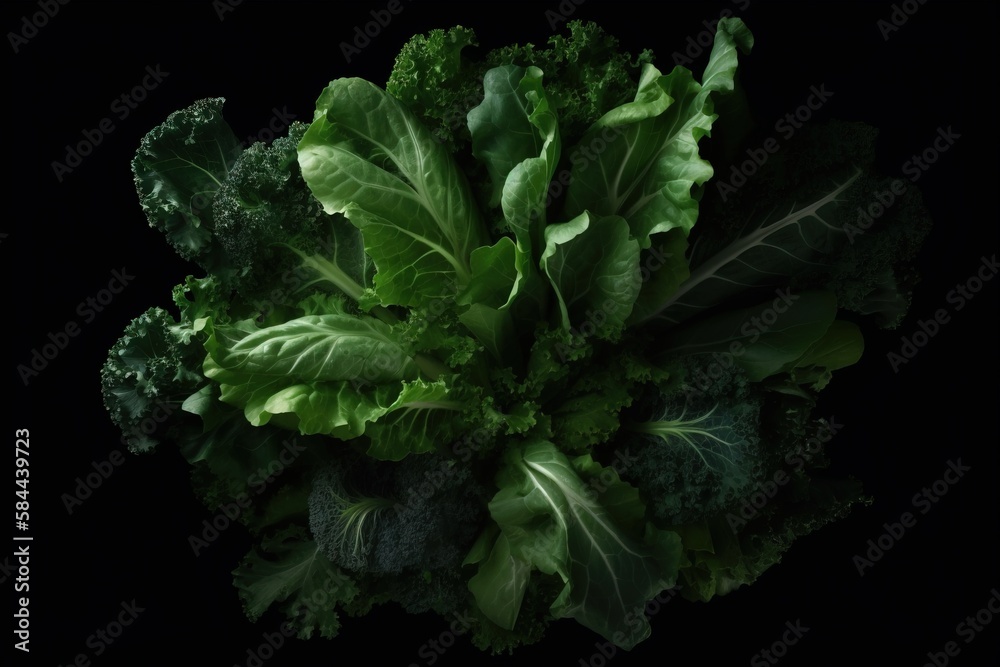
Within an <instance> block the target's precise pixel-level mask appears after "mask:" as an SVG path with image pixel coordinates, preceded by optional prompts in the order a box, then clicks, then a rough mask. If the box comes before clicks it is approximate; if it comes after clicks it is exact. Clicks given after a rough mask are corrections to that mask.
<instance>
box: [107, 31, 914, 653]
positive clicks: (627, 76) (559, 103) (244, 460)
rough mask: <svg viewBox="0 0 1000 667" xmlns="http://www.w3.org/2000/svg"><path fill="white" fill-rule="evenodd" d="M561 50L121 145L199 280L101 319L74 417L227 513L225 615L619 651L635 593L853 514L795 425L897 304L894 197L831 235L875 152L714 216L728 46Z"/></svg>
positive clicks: (828, 149) (400, 78)
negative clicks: (160, 463) (277, 116)
mask: <svg viewBox="0 0 1000 667" xmlns="http://www.w3.org/2000/svg"><path fill="white" fill-rule="evenodd" d="M569 28H570V32H569V34H568V35H567V36H557V37H554V38H552V39H551V41H550V44H549V47H548V48H545V49H541V48H537V47H534V46H531V45H526V46H511V47H506V48H502V49H498V50H495V51H492V52H490V53H487V54H486V55H485V56H483V57H481V58H480V59H478V60H477V59H471V58H470V57H469V56H468V52H469V51H472V50H473V49H472V48H471V47H473V46H474V45H475V36H474V35H473V33H472V32H471V31H469V30H466V29H463V28H454V29H452V30H448V31H443V30H437V31H433V32H431V33H430V34H428V35H426V36H417V37H414V38H413V39H412V40H411V41H410V42H409V43H408V44H407V45H406V46H405V48H404V49H403V50H402V52H401V53H400V54H399V56H398V58H397V60H396V65H395V67H394V69H393V71H392V75H391V77H390V78H389V81H388V84H387V86H386V88H385V89H382V88H380V87H378V86H376V85H374V84H372V83H369V82H368V81H364V80H361V79H338V80H336V81H333V82H332V83H331V84H330V85H329V87H328V88H327V89H326V90H324V91H323V92H322V94H321V95H320V97H319V99H318V102H317V107H316V113H315V117H314V120H313V122H312V123H311V124H309V125H305V124H300V123H296V124H293V125H292V127H291V128H290V129H289V132H288V136H287V137H284V138H279V139H276V140H275V141H274V142H273V143H271V144H270V145H265V144H262V143H257V144H254V145H252V146H250V147H248V148H246V149H244V148H243V146H241V144H240V142H239V141H238V140H237V138H236V135H235V134H234V133H233V131H232V130H231V129H230V128H229V126H228V125H227V124H226V122H225V121H224V120H223V117H222V104H223V101H222V100H221V99H207V100H202V101H200V102H197V103H195V104H194V105H192V106H191V107H189V108H187V109H184V110H182V111H178V112H176V113H174V114H171V115H170V116H169V117H168V118H167V119H166V121H165V122H164V123H163V124H162V125H161V126H159V127H158V128H156V129H155V130H153V131H152V132H151V133H150V134H149V135H148V136H147V137H146V138H145V139H144V140H143V142H142V145H141V147H140V148H139V151H138V154H137V155H136V157H135V160H134V162H133V170H134V172H135V180H136V185H137V188H138V191H139V196H140V199H141V204H142V207H143V209H144V210H145V212H146V214H147V216H148V219H149V222H150V224H151V225H152V226H154V227H156V228H158V229H160V230H161V231H162V232H163V233H164V234H165V235H166V237H167V239H168V240H169V242H170V243H171V244H172V245H173V246H174V247H175V249H176V250H177V251H178V252H179V253H180V254H181V256H182V257H184V258H185V259H188V260H191V261H192V262H194V263H196V264H198V265H199V266H200V267H201V269H202V272H203V276H202V277H188V278H187V280H186V281H185V282H184V283H182V284H181V285H180V286H178V287H177V288H176V289H175V291H174V302H175V304H176V311H175V312H174V313H170V312H168V311H167V310H164V309H162V308H152V309H151V310H149V311H148V312H147V313H145V314H144V315H142V316H140V317H139V318H138V319H136V320H134V321H133V322H132V323H131V324H130V325H129V326H128V328H127V330H126V331H125V334H124V336H123V337H122V338H121V340H120V341H119V342H118V343H117V344H116V345H115V346H114V348H113V349H112V350H111V353H110V356H109V359H108V361H107V363H106V365H105V366H104V369H103V374H102V380H103V387H104V396H105V401H106V404H107V407H108V409H109V410H110V412H111V416H112V419H113V420H114V421H115V422H116V423H117V424H119V425H120V426H121V427H122V429H123V430H124V431H125V433H126V436H127V437H128V438H129V442H130V445H131V447H132V448H133V449H134V450H136V451H148V450H151V449H152V448H154V447H155V446H157V445H158V444H159V443H160V442H161V441H169V442H172V443H175V444H176V445H178V446H179V447H180V451H181V453H182V454H183V456H184V457H186V459H187V460H188V461H189V462H190V463H191V465H192V467H193V477H194V482H195V488H196V489H197V490H198V492H199V493H200V495H201V497H202V498H203V500H204V501H205V503H206V504H207V505H208V507H209V509H210V510H211V511H214V510H216V508H219V507H228V508H231V507H234V506H238V507H239V508H241V509H240V511H239V518H240V520H241V521H242V522H243V523H244V524H245V525H246V527H247V529H248V530H249V531H250V532H251V533H252V535H253V536H254V538H255V539H256V546H255V547H254V548H253V550H252V551H251V553H250V554H249V555H248V556H247V557H246V559H245V560H244V561H243V562H242V563H241V564H240V565H239V567H238V568H237V569H236V571H235V585H236V588H237V589H238V590H239V594H240V596H241V597H242V599H243V600H244V603H245V608H246V612H247V614H248V615H249V616H250V617H251V618H252V619H254V618H257V617H258V616H260V615H261V614H262V613H263V612H264V610H266V609H267V608H268V607H269V606H271V605H272V604H274V605H278V606H280V607H281V608H282V609H283V610H284V612H285V613H286V614H287V615H288V617H289V619H290V620H291V621H292V622H293V623H294V624H295V625H296V627H297V628H298V631H299V634H300V636H302V637H309V636H311V635H312V634H313V633H314V632H316V631H318V632H319V633H320V634H322V635H323V636H327V637H332V636H334V635H335V634H336V633H337V630H338V625H339V624H338V613H348V614H353V615H359V614H364V613H366V612H367V611H368V610H369V609H371V607H372V606H373V605H375V604H380V603H385V602H389V601H393V602H395V603H398V604H400V605H402V606H403V607H404V608H405V609H406V610H407V611H410V612H414V613H419V612H424V611H427V610H434V611H436V612H438V613H440V614H442V615H450V614H452V613H462V614H465V615H466V617H468V618H473V619H474V627H473V628H472V636H473V638H474V641H475V642H476V643H477V645H479V646H481V647H482V648H484V649H491V650H493V651H500V650H505V649H510V648H512V647H514V646H517V645H518V644H522V643H527V642H534V641H537V640H539V639H540V637H541V636H542V633H543V631H544V629H545V626H546V625H547V624H548V623H549V622H551V621H553V620H555V619H560V618H566V617H570V618H575V619H576V620H577V621H578V622H580V623H581V624H583V625H584V626H586V627H588V628H590V629H592V630H593V631H595V632H597V633H599V634H601V635H602V636H603V637H605V638H607V639H609V640H611V641H613V642H614V643H615V644H617V645H618V646H620V647H623V648H626V649H628V648H631V647H632V646H634V645H635V644H636V643H638V642H640V641H642V640H643V639H644V638H645V637H647V636H648V634H649V632H650V629H649V624H648V621H647V619H646V616H645V615H644V614H643V608H644V605H645V603H646V602H647V601H649V600H650V599H652V598H654V597H655V596H657V595H659V594H660V593H662V592H663V591H664V590H665V589H669V588H675V589H676V590H679V591H680V592H681V593H682V594H683V595H684V596H685V597H686V598H688V599H691V600H708V599H710V598H712V597H713V596H715V595H718V594H724V593H727V592H729V591H732V590H734V589H736V588H738V587H739V586H741V585H743V584H747V583H750V582H753V581H754V580H755V579H756V578H757V577H758V576H759V575H760V574H761V573H762V572H763V571H764V570H765V569H767V568H768V567H770V566H771V565H773V564H774V563H776V562H778V560H779V559H780V557H781V554H782V553H783V552H784V551H785V550H786V549H787V548H788V547H789V545H790V544H791V542H792V541H793V540H794V539H796V538H797V537H799V536H802V535H805V534H807V533H809V532H811V531H813V530H814V529H816V528H818V527H820V526H822V525H823V524H824V523H826V522H828V521H830V520H832V519H834V518H837V517H840V516H843V515H844V514H845V513H846V512H848V511H849V509H850V507H851V506H852V505H853V504H855V503H857V502H863V501H864V500H865V499H864V497H863V495H862V491H861V489H860V487H859V485H858V484H857V483H856V482H855V481H853V480H849V479H848V480H842V479H834V478H832V477H831V476H830V475H828V474H827V473H826V470H825V468H826V467H827V460H826V457H825V453H824V452H823V447H822V443H825V442H826V441H828V440H829V439H830V435H831V427H830V424H827V423H826V422H824V421H823V420H817V419H814V418H813V417H812V416H811V415H812V412H813V408H814V407H815V401H816V396H817V392H819V391H820V390H821V389H823V387H824V386H825V385H826V384H827V383H828V382H829V381H830V379H831V374H832V372H833V371H836V370H838V369H840V368H843V367H845V366H848V365H850V364H853V363H854V362H856V361H857V360H858V358H859V356H860V355H861V352H862V336H861V333H860V329H859V327H858V325H857V324H856V322H858V321H861V320H863V319H867V320H871V322H872V323H873V324H878V325H881V326H892V325H894V324H895V323H896V322H898V320H899V319H900V317H901V316H902V314H903V313H904V312H905V310H906V307H907V294H908V289H909V286H910V284H911V283H912V281H913V276H912V272H911V271H910V269H909V268H908V262H910V261H911V260H912V258H913V256H914V254H915V252H916V249H917V247H918V245H919V243H920V241H921V239H922V238H923V236H924V235H925V234H926V233H927V227H928V224H929V223H928V222H927V219H926V216H925V215H924V214H923V212H922V208H921V206H920V202H919V200H918V199H917V198H916V197H917V195H916V191H915V190H911V191H910V192H908V193H907V196H906V197H905V198H903V200H902V202H901V203H900V204H898V205H897V206H895V207H894V208H893V209H892V210H891V211H888V212H887V213H886V215H885V216H884V217H883V218H882V219H880V221H879V225H878V228H877V229H873V230H871V231H870V232H869V233H865V234H860V235H859V234H858V233H857V230H856V229H854V227H853V223H854V222H855V220H854V217H855V215H856V214H855V213H854V211H855V210H856V208H857V206H866V205H867V203H868V202H869V201H872V197H873V196H874V195H873V193H874V192H876V191H877V190H878V189H879V188H880V187H882V186H883V182H882V181H880V180H879V178H878V177H877V176H875V175H874V174H873V172H872V170H871V164H872V162H873V141H874V131H873V130H871V128H868V127H866V126H863V125H859V124H830V125H822V126H821V125H816V127H813V128H804V129H803V130H802V131H801V132H800V133H798V134H797V135H796V137H795V141H794V142H789V143H788V144H787V145H786V146H783V147H782V151H781V152H780V153H779V154H777V155H774V156H772V157H771V159H770V160H769V161H768V163H767V164H766V165H764V166H763V167H762V168H761V169H760V171H759V173H758V174H756V175H755V176H754V178H752V179H749V182H748V183H747V184H746V185H745V186H744V187H743V188H741V189H740V190H739V191H738V192H736V193H735V194H731V196H728V197H725V198H723V197H720V196H718V195H717V194H716V193H714V192H713V189H712V188H707V187H706V183H708V181H709V179H711V178H712V176H713V166H712V165H711V164H710V163H709V161H708V160H706V159H705V158H704V157H703V156H702V155H701V153H700V150H701V149H700V147H699V145H700V144H701V143H703V142H702V140H703V139H704V138H706V137H708V136H709V135H710V134H711V133H712V131H713V129H715V128H716V126H717V127H718V129H720V130H723V131H722V132H720V135H721V136H724V138H725V141H722V142H719V143H717V144H716V145H713V146H712V148H713V150H717V151H718V152H719V153H720V154H726V153H727V152H728V154H729V155H735V154H738V153H739V150H740V146H741V143H740V142H742V141H746V140H748V139H749V137H748V136H747V135H746V134H745V133H741V131H740V128H746V127H747V123H746V122H745V120H746V116H745V114H746V113H747V112H746V111H745V110H740V103H739V100H740V96H739V94H738V92H734V89H735V79H734V77H735V73H736V68H737V55H738V53H739V52H740V51H742V52H743V53H748V52H749V50H750V47H751V45H752V37H751V34H750V32H749V31H748V29H747V28H746V26H745V25H744V24H743V23H742V22H741V21H740V20H738V19H724V20H722V21H720V22H719V26H718V31H717V34H716V37H715V45H714V48H713V50H712V52H711V57H710V60H709V62H708V65H707V67H706V68H705V71H704V73H703V74H702V77H701V81H700V82H699V81H698V80H697V79H696V78H695V77H694V76H693V75H692V73H691V72H690V71H688V70H687V69H685V68H684V67H676V68H674V69H673V71H671V72H670V73H668V74H664V73H662V72H661V71H660V70H659V69H657V68H656V67H655V66H654V65H653V64H652V59H653V58H652V54H650V53H648V52H643V53H641V54H639V55H637V56H632V55H630V54H628V53H623V52H621V51H620V50H619V48H618V44H617V42H616V40H615V39H614V38H612V37H610V36H608V35H606V34H605V33H603V32H602V31H601V30H600V28H598V27H597V26H594V25H588V24H581V23H572V24H570V25H569ZM723 100H726V105H725V107H726V108H727V109H732V111H731V112H730V117H729V118H726V117H725V115H724V114H723V115H722V116H720V114H718V113H716V104H717V103H718V104H719V107H720V109H721V108H722V107H723V104H722V101H723ZM727 128H728V129H727ZM705 143H708V142H705ZM852 230H853V231H852ZM696 238H697V243H695V242H694V241H695V239H696ZM154 413H155V414H157V415H162V414H168V415H169V419H168V420H167V421H166V422H164V423H163V424H162V425H160V426H159V427H158V428H156V429H155V430H151V429H148V428H146V426H147V425H149V424H150V423H153V422H152V421H151V420H150V419H149V417H150V415H152V414H154ZM234 503H235V505H234ZM192 539H197V538H196V537H195V538H192ZM196 550H197V548H196Z"/></svg>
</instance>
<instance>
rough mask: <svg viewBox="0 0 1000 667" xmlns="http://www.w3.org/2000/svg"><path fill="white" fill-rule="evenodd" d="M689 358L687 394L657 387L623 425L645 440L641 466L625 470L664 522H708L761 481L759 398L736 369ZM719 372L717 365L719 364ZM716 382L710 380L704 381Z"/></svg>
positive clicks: (639, 449)
mask: <svg viewBox="0 0 1000 667" xmlns="http://www.w3.org/2000/svg"><path fill="white" fill-rule="evenodd" d="M713 363H714V361H713V359H712V358H711V357H708V356H705V355H702V356H692V357H688V358H685V359H684V360H683V362H682V364H683V365H682V366H681V367H679V368H678V370H679V371H682V372H683V377H684V382H683V384H682V385H681V388H678V387H677V386H676V384H675V383H670V384H669V385H667V386H666V387H664V388H660V387H656V386H651V387H650V391H649V393H648V394H647V395H646V396H644V397H643V398H642V400H641V401H639V402H638V403H637V407H636V409H635V410H633V411H632V412H631V417H630V418H629V419H628V420H627V421H626V422H625V426H626V428H627V429H628V430H629V431H631V432H632V433H636V434H641V436H640V438H639V439H638V440H637V441H636V440H634V441H633V442H636V446H635V447H634V452H633V453H634V456H635V464H634V465H631V466H629V467H628V468H626V469H625V470H623V471H622V475H623V476H624V477H626V478H627V479H628V480H629V481H630V482H632V483H633V484H634V485H636V486H638V488H640V489H642V490H643V492H644V494H645V495H646V496H647V498H646V500H647V505H648V507H649V508H650V510H651V511H652V513H653V515H654V516H655V517H656V518H657V519H659V520H660V521H662V522H664V523H665V524H683V523H689V522H695V521H699V520H703V519H705V518H707V517H710V516H713V515H715V514H718V513H720V512H723V511H725V509H726V508H727V507H729V506H730V505H731V504H733V503H734V502H737V501H739V500H741V499H742V497H743V496H744V494H745V493H747V490H748V489H750V488H751V487H752V486H753V485H754V484H755V483H756V482H757V481H758V479H759V478H760V475H761V466H760V463H759V461H760V435H759V424H758V419H759V415H760V407H761V403H760V400H759V399H758V398H757V397H756V395H755V394H754V393H753V391H752V389H751V386H750V383H749V382H748V381H747V378H746V376H745V373H744V372H743V371H741V370H740V369H739V368H738V367H737V366H736V365H735V364H733V365H732V367H731V368H729V369H724V370H722V371H721V372H720V371H719V370H718V369H716V368H715V367H714V366H713V367H712V368H711V372H712V375H711V376H709V375H708V370H707V369H706V367H707V366H709V365H710V364H713ZM715 365H716V366H718V364H715ZM702 377H704V378H709V377H711V382H705V381H702V380H701V378H702Z"/></svg>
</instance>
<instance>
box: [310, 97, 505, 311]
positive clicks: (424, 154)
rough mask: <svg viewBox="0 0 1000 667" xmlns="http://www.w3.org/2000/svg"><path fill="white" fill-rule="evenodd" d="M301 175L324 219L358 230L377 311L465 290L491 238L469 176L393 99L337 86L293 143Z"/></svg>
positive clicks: (323, 100) (320, 99) (421, 302)
mask: <svg viewBox="0 0 1000 667" xmlns="http://www.w3.org/2000/svg"><path fill="white" fill-rule="evenodd" d="M299 165H300V166H301V167H302V176H303V178H304V179H305V181H306V184H307V185H308V186H309V189H310V190H311V191H312V193H313V195H314V196H315V197H316V199H318V200H319V201H320V203H321V204H323V208H324V210H326V212H327V213H343V214H344V215H345V216H346V217H347V218H348V219H349V220H350V221H351V223H352V224H354V225H355V226H357V227H358V228H359V229H360V230H361V233H362V235H363V236H364V241H365V250H366V252H367V253H368V255H369V256H370V257H371V258H372V261H374V263H375V267H376V270H377V273H376V275H375V292H376V294H377V296H378V298H379V299H380V301H381V303H382V305H399V306H422V305H428V304H430V303H432V302H433V301H434V300H436V299H440V298H441V297H443V296H447V295H450V294H454V293H455V292H456V291H457V289H459V288H461V287H463V286H465V285H467V284H468V282H469V280H470V275H471V269H470V267H469V257H470V255H471V253H472V251H473V250H475V249H476V248H478V247H480V246H482V245H485V244H486V241H487V240H488V238H489V237H488V235H487V234H486V230H485V227H484V226H483V223H482V221H481V219H480V217H479V212H478V209H477V208H476V206H475V202H474V201H473V199H472V196H471V192H470V190H469V185H468V183H467V182H466V180H465V176H464V175H463V174H462V173H461V172H460V171H459V170H458V168H457V166H456V165H455V162H454V160H453V159H452V157H451V155H449V154H448V152H447V151H446V150H445V148H444V147H442V146H441V145H440V144H439V143H437V142H436V141H435V140H434V137H433V135H431V133H430V132H429V131H428V130H427V129H426V128H424V127H423V126H422V125H421V124H420V122H419V121H418V120H417V119H416V118H415V117H414V116H413V114H412V113H411V112H410V111H409V110H408V109H407V108H406V107H404V106H403V105H402V104H400V103H399V102H398V101H397V100H396V99H394V98H393V97H391V96H389V95H387V94H386V92H385V91H384V90H381V89H380V88H378V87H377V86H375V85H374V84H372V83H369V82H368V81H365V80H363V79H338V80H336V81H333V82H331V83H330V85H329V87H327V89H326V90H325V91H323V94H322V95H321V96H320V98H319V100H318V101H317V102H316V118H315V120H314V121H313V123H312V125H311V126H310V127H309V130H308V131H307V132H306V134H305V136H304V137H303V138H302V142H301V143H300V144H299Z"/></svg>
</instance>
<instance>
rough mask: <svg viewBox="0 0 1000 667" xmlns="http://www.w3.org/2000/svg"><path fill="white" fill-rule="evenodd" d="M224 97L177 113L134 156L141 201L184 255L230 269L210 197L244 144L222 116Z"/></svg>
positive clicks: (211, 269)
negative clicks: (218, 235)
mask: <svg viewBox="0 0 1000 667" xmlns="http://www.w3.org/2000/svg"><path fill="white" fill-rule="evenodd" d="M223 102H224V100H223V99H222V98H209V99H204V100H199V101H198V102H195V103H194V104H192V105H191V106H189V107H188V108H186V109H182V110H180V111H175V112H174V113H172V114H170V115H169V116H167V119H166V120H165V121H164V122H163V123H162V124H160V125H159V126H157V127H156V128H154V129H153V130H152V131H150V132H149V133H148V134H147V135H146V136H145V137H143V139H142V143H141V144H140V145H139V150H138V151H136V154H135V158H134V159H133V160H132V173H133V174H134V175H135V186H136V190H137V191H138V193H139V202H140V203H141V204H142V209H143V211H145V212H146V217H147V219H148V220H149V225H150V226H151V227H155V228H156V229H159V230H160V231H161V232H163V233H164V235H166V237H167V240H168V241H169V242H170V244H171V245H172V246H173V247H174V249H176V250H177V253H178V254H179V255H180V256H181V257H183V258H184V259H187V260H191V261H193V262H197V263H198V264H199V265H200V266H201V267H202V268H203V269H205V270H206V271H209V272H222V271H226V270H227V269H228V267H227V265H226V261H225V257H224V256H223V253H222V249H221V248H220V247H219V244H218V242H217V240H216V238H215V236H214V234H213V232H214V230H215V222H216V221H215V220H214V218H213V210H212V199H213V197H214V196H215V193H216V191H217V190H218V188H219V187H220V184H221V183H223V182H224V181H225V180H226V176H227V174H228V173H229V170H230V168H231V167H232V166H233V165H234V164H235V162H236V160H237V158H238V157H239V155H240V152H241V151H242V150H243V147H242V146H241V145H240V143H239V140H238V139H237V138H236V135H235V134H234V133H233V130H232V129H231V128H230V127H229V125H227V124H226V121H225V120H223V119H222V104H223Z"/></svg>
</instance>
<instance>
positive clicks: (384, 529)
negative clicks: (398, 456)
mask: <svg viewBox="0 0 1000 667" xmlns="http://www.w3.org/2000/svg"><path fill="white" fill-rule="evenodd" d="M359 466H360V467H363V469H359ZM348 470H350V474H349V476H350V479H352V480H357V479H365V480H368V481H367V486H366V487H365V488H363V489H353V488H352V489H348V488H346V485H345V482H344V480H345V479H346V478H347V476H348V475H347V471H348ZM488 498H489V493H488V491H487V490H486V489H485V488H484V487H482V486H481V485H479V484H478V483H477V482H475V480H474V479H473V478H472V475H471V472H470V470H469V469H468V468H467V467H462V466H460V465H458V464H457V463H456V462H455V461H453V460H450V459H446V458H444V457H441V456H436V455H423V456H410V457H407V458H406V459H405V461H404V462H403V463H401V464H388V463H382V464H376V463H370V462H368V461H363V462H357V463H353V464H349V463H344V462H337V463H335V464H332V465H331V466H329V467H327V468H325V469H323V470H322V471H321V472H319V473H318V474H317V475H316V477H315V478H314V480H313V488H312V492H311V494H310V496H309V525H310V528H311V529H312V532H313V535H314V537H315V538H316V542H317V543H318V544H319V545H320V548H322V549H323V552H324V553H325V554H326V555H327V557H328V558H329V559H330V560H331V561H333V562H334V563H336V564H338V565H340V566H341V567H344V568H347V569H350V570H353V571H356V572H371V573H376V574H400V573H403V572H410V573H422V572H424V571H428V570H430V571H434V570H439V569H444V568H454V567H458V566H459V565H460V563H461V561H462V559H463V558H464V557H465V554H466V553H467V551H468V548H469V546H470V545H471V544H472V542H473V540H474V539H475V537H476V535H477V534H478V531H479V529H480V526H481V524H482V522H483V521H484V520H485V517H486V504H487V500H488Z"/></svg>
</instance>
